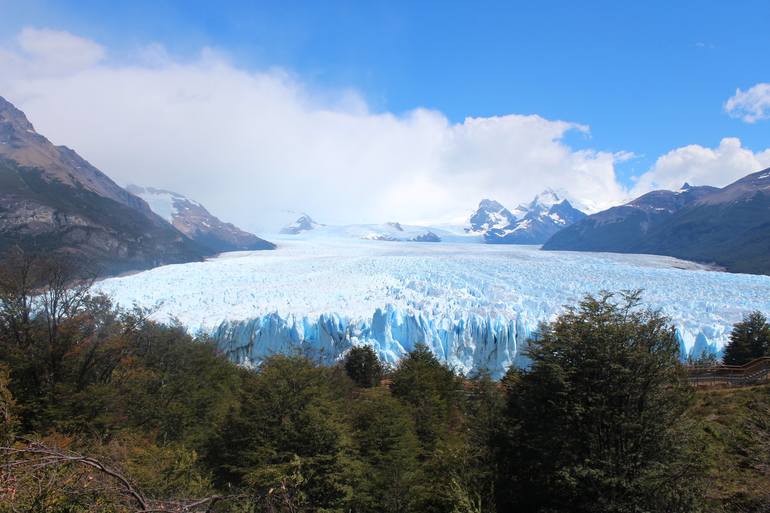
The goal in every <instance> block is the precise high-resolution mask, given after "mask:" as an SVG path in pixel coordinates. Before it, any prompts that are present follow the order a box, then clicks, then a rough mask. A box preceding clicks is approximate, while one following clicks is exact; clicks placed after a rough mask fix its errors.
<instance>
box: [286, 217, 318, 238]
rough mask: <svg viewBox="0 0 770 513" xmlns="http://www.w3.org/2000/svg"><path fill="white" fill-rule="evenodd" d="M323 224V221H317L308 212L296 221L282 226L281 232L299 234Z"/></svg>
mask: <svg viewBox="0 0 770 513" xmlns="http://www.w3.org/2000/svg"><path fill="white" fill-rule="evenodd" d="M319 226H323V225H322V224H321V223H316V222H315V221H313V218H312V217H310V216H309V215H307V214H302V215H300V216H299V217H298V218H297V220H296V221H294V222H293V223H291V224H289V225H287V226H284V227H283V228H281V232H280V233H281V234H283V235H298V234H300V233H302V232H307V231H310V230H314V229H315V228H317V227H319Z"/></svg>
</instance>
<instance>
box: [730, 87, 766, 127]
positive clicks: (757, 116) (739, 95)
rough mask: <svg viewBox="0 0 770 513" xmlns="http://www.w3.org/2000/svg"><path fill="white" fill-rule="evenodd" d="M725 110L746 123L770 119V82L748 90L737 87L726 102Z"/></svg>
mask: <svg viewBox="0 0 770 513" xmlns="http://www.w3.org/2000/svg"><path fill="white" fill-rule="evenodd" d="M725 111H726V112H727V113H728V114H729V115H730V116H732V117H734V118H739V119H742V120H743V121H745V122H746V123H755V122H757V121H760V120H763V119H770V84H757V85H755V86H754V87H751V88H749V89H747V90H746V91H741V90H740V89H736V90H735V94H734V95H733V96H731V97H730V98H729V99H728V100H727V102H726V103H725Z"/></svg>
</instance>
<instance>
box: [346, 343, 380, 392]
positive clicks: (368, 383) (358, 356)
mask: <svg viewBox="0 0 770 513" xmlns="http://www.w3.org/2000/svg"><path fill="white" fill-rule="evenodd" d="M344 365H345V372H347V374H348V376H349V377H350V379H352V380H353V381H354V382H355V384H356V385H358V386H359V387H362V388H371V387H374V386H377V385H379V384H380V380H381V379H382V373H383V368H382V364H381V363H380V359H379V358H378V357H377V353H375V352H374V349H372V348H371V346H354V347H351V348H350V351H348V354H346V355H345V360H344Z"/></svg>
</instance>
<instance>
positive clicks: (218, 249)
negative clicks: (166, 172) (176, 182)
mask: <svg viewBox="0 0 770 513" xmlns="http://www.w3.org/2000/svg"><path fill="white" fill-rule="evenodd" d="M126 190H128V192H130V193H131V194H134V195H136V196H138V197H140V198H142V199H143V200H145V201H146V202H147V203H148V204H149V205H150V208H151V209H152V210H153V212H155V213H156V214H158V215H159V216H161V217H162V218H163V219H165V220H166V221H168V222H169V223H171V224H172V225H173V226H174V228H176V229H177V230H179V231H180V232H182V233H183V234H185V235H186V236H188V237H189V238H190V239H192V240H193V241H195V242H197V243H198V244H199V245H201V246H203V247H204V248H207V249H208V250H210V251H211V252H214V253H222V252H225V251H251V250H259V249H275V244H273V243H272V242H268V241H266V240H264V239H260V238H259V237H257V236H256V235H254V234H251V233H248V232H245V231H243V230H241V229H240V228H238V227H236V226H235V225H233V224H230V223H225V222H223V221H221V220H220V219H219V218H218V217H216V216H214V215H213V214H211V213H210V212H209V211H208V210H206V208H205V207H204V206H203V205H201V204H200V203H198V202H197V201H193V200H191V199H189V198H186V197H184V196H182V195H181V194H177V193H175V192H171V191H166V190H162V189H154V188H152V187H138V186H136V185H129V186H128V187H126Z"/></svg>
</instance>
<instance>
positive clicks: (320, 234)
mask: <svg viewBox="0 0 770 513" xmlns="http://www.w3.org/2000/svg"><path fill="white" fill-rule="evenodd" d="M281 235H292V236H300V237H302V238H312V239H325V238H328V239H362V240H379V241H401V242H441V241H442V236H443V235H447V236H451V235H452V234H450V233H449V232H446V233H445V232H444V231H443V230H439V229H436V228H427V227H424V226H413V225H405V224H401V223H399V222H397V221H390V222H387V223H382V224H346V225H327V224H321V223H317V222H316V221H314V220H313V218H311V217H310V216H309V215H307V214H302V215H301V216H300V217H299V219H297V220H296V221H295V222H293V223H292V224H290V225H288V226H285V227H284V228H283V229H282V230H281Z"/></svg>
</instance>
